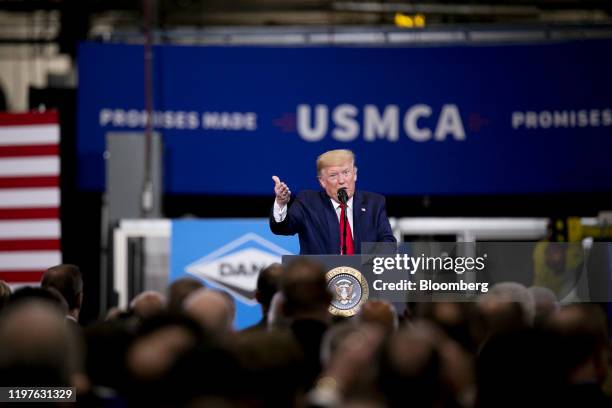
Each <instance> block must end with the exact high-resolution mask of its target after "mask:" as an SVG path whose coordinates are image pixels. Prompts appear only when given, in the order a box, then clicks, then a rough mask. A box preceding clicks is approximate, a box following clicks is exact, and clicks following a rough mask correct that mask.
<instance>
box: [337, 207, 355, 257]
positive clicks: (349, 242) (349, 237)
mask: <svg viewBox="0 0 612 408" xmlns="http://www.w3.org/2000/svg"><path fill="white" fill-rule="evenodd" d="M345 212H346V204H342V203H341V204H340V253H341V254H342V247H343V245H342V238H343V232H344V219H345V216H344V214H345ZM354 253H355V244H354V243H353V233H352V232H351V224H350V223H349V222H348V218H347V220H346V254H345V255H353V254H354Z"/></svg>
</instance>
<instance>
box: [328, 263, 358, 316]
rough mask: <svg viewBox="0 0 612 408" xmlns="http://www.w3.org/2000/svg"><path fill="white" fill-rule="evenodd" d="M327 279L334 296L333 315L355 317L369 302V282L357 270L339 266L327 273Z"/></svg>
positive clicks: (331, 311)
mask: <svg viewBox="0 0 612 408" xmlns="http://www.w3.org/2000/svg"><path fill="white" fill-rule="evenodd" d="M325 278H326V279H327V287H328V288H329V290H330V291H331V293H332V295H333V298H332V301H331V304H330V305H329V312H330V313H331V314H333V315H336V316H344V317H349V316H353V315H354V314H355V313H357V311H358V310H359V308H360V307H361V305H363V304H364V303H365V302H366V301H367V300H368V292H369V289H368V282H367V281H366V280H365V278H364V277H363V275H362V274H361V272H359V271H358V270H357V269H355V268H351V267H349V266H339V267H337V268H334V269H332V270H331V271H329V272H327V274H326V275H325Z"/></svg>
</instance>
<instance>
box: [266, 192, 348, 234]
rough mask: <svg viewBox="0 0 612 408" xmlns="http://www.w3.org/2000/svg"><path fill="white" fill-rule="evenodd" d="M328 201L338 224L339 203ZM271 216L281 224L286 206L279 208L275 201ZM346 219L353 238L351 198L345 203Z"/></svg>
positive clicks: (285, 212) (285, 213)
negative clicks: (332, 207)
mask: <svg viewBox="0 0 612 408" xmlns="http://www.w3.org/2000/svg"><path fill="white" fill-rule="evenodd" d="M330 201H331V202H332V205H333V206H334V210H336V217H338V222H340V212H341V211H342V209H341V208H340V203H339V202H337V201H335V200H332V199H331V198H330ZM273 215H274V221H276V222H283V221H284V220H285V217H286V216H287V204H285V205H283V206H282V207H281V206H280V205H278V203H277V202H276V200H274V210H273ZM346 218H347V219H348V222H349V225H350V226H351V236H353V237H354V236H355V234H354V233H353V197H351V198H349V199H348V201H347V202H346Z"/></svg>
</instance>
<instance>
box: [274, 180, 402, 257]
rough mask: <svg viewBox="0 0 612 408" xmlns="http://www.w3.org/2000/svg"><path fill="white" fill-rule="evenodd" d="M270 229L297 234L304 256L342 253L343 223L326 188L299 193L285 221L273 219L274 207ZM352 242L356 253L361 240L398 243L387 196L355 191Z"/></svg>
mask: <svg viewBox="0 0 612 408" xmlns="http://www.w3.org/2000/svg"><path fill="white" fill-rule="evenodd" d="M270 229H271V230H272V232H273V233H275V234H277V235H294V234H298V236H299V238H300V254H302V255H326V254H330V255H334V254H339V253H340V223H339V221H338V216H337V215H336V211H335V210H334V206H333V204H332V203H331V200H330V198H329V197H328V196H327V194H326V193H325V191H312V190H306V191H302V192H300V193H299V194H298V195H297V197H296V198H295V200H293V202H292V203H289V208H288V210H287V216H286V217H285V219H284V220H283V222H276V221H275V220H274V209H272V211H271V212H270ZM353 241H354V243H355V253H356V254H358V253H360V252H361V243H362V242H396V241H395V237H394V236H393V232H392V231H391V226H390V225H389V219H388V218H387V211H386V209H385V198H384V197H383V196H381V195H380V194H375V193H368V192H366V191H356V192H355V195H354V197H353Z"/></svg>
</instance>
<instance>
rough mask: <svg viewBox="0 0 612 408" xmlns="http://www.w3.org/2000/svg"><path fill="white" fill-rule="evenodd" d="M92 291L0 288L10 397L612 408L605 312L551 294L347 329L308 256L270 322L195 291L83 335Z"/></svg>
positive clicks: (276, 288) (57, 271) (280, 295)
mask: <svg viewBox="0 0 612 408" xmlns="http://www.w3.org/2000/svg"><path fill="white" fill-rule="evenodd" d="M87 291H88V288H84V287H83V282H82V277H81V273H80V271H79V268H78V267H76V266H74V265H58V266H55V267H52V268H50V269H49V270H47V272H46V273H45V274H44V276H43V279H42V281H41V285H40V287H22V288H19V289H16V290H15V291H13V292H11V290H10V287H9V286H8V285H6V283H4V282H2V281H0V386H5V387H6V386H21V387H28V386H55V387H59V386H70V387H75V389H76V392H77V404H78V405H81V406H93V407H125V406H135V407H140V406H155V407H157V406H159V407H220V408H225V407H227V408H233V407H371V408H377V407H466V408H469V407H476V408H479V407H500V406H501V407H517V406H555V405H556V406H562V407H565V406H572V407H577V406H579V407H582V406H584V407H612V399H611V398H610V396H609V395H608V390H609V382H608V381H609V375H608V367H609V365H610V360H609V349H610V347H609V346H610V343H609V335H608V331H607V328H608V323H607V316H606V314H605V312H604V309H603V308H602V307H601V306H600V305H597V304H571V305H563V306H561V305H559V304H558V303H557V301H556V299H555V298H554V294H553V295H552V296H551V292H550V291H546V290H544V289H541V288H525V287H523V286H521V285H519V284H516V283H510V282H508V283H502V284H497V285H496V286H494V287H493V288H492V289H491V290H490V291H489V292H488V293H486V294H484V295H482V296H481V297H480V298H479V299H478V300H477V301H476V302H471V303H468V302H464V303H445V302H435V303H434V302H431V303H419V304H409V305H408V306H409V307H408V308H407V309H406V311H405V312H404V313H403V314H402V315H401V316H398V314H397V312H396V308H395V307H394V306H393V305H392V304H390V303H387V302H385V301H382V300H369V301H368V302H367V303H365V304H364V305H363V306H362V308H361V309H360V310H359V312H358V313H357V315H356V316H354V317H352V318H338V317H334V316H332V315H331V314H330V313H329V311H328V306H329V302H330V299H331V294H330V293H329V291H328V290H327V282H326V280H325V270H324V269H323V267H322V266H321V265H319V264H317V263H314V262H312V261H311V260H309V259H306V258H301V259H298V260H297V261H295V262H293V263H292V264H290V265H289V266H288V267H286V268H285V267H283V266H281V265H278V264H275V265H271V266H270V267H268V268H266V269H264V270H262V271H261V273H260V275H259V279H258V282H257V293H256V299H257V300H258V301H259V302H260V303H261V307H262V311H263V316H264V317H263V319H262V320H261V321H260V322H258V323H257V324H256V325H254V326H253V327H250V328H247V329H244V330H240V331H238V330H235V329H234V328H233V321H234V317H235V305H234V303H233V299H232V297H231V296H228V295H227V293H225V292H221V291H218V290H216V289H213V288H210V287H207V286H206V285H204V284H203V283H202V282H200V281H198V280H195V279H188V278H183V279H179V280H177V281H175V282H173V283H172V284H171V285H170V286H169V287H168V290H167V293H157V292H152V291H147V292H143V293H141V294H139V295H138V296H135V297H134V299H132V301H131V302H130V307H129V309H128V310H119V309H112V310H110V311H109V312H108V313H107V315H106V316H105V317H104V318H101V319H100V320H99V321H96V322H93V323H90V324H88V325H86V326H82V325H80V324H79V323H78V320H79V313H80V309H81V306H82V305H83V303H84V302H87Z"/></svg>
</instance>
